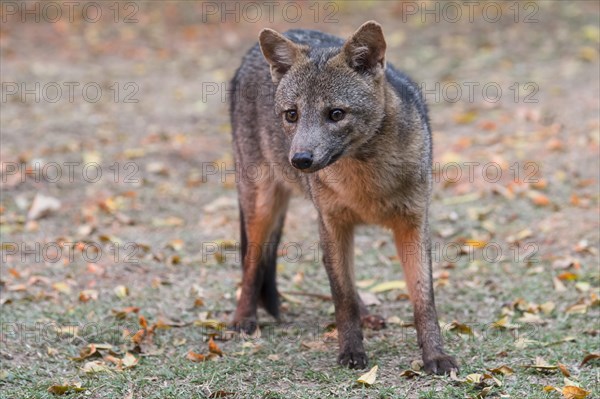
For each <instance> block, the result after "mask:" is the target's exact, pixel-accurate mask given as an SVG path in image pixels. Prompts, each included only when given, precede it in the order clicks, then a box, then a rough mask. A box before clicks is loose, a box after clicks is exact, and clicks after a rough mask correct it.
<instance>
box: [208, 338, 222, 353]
mask: <svg viewBox="0 0 600 399" xmlns="http://www.w3.org/2000/svg"><path fill="white" fill-rule="evenodd" d="M208 351H209V352H210V353H214V354H215V355H219V356H223V351H222V350H221V348H219V346H218V345H217V344H216V342H215V340H214V339H213V337H212V336H211V337H210V338H209V340H208Z"/></svg>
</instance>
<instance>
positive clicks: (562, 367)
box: [557, 363, 571, 377]
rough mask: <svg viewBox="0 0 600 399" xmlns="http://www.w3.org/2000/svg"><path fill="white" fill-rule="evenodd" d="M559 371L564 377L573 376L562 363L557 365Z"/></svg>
mask: <svg viewBox="0 0 600 399" xmlns="http://www.w3.org/2000/svg"><path fill="white" fill-rule="evenodd" d="M557 366H558V369H559V370H560V372H561V373H562V375H564V376H565V377H570V376H571V372H569V369H568V368H567V366H565V365H564V364H562V363H557Z"/></svg>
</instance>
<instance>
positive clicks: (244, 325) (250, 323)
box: [228, 318, 258, 334]
mask: <svg viewBox="0 0 600 399" xmlns="http://www.w3.org/2000/svg"><path fill="white" fill-rule="evenodd" d="M257 327H258V321H257V320H256V318H247V319H244V320H241V321H237V320H234V321H233V322H232V323H231V324H229V325H228V329H229V330H231V331H235V332H239V333H245V334H253V333H254V332H255V331H256V329H257Z"/></svg>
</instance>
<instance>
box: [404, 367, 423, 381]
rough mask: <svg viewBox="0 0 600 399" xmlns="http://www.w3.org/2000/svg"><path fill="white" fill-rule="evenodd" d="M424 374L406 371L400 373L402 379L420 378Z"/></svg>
mask: <svg viewBox="0 0 600 399" xmlns="http://www.w3.org/2000/svg"><path fill="white" fill-rule="evenodd" d="M422 375H423V373H421V372H420V371H415V370H410V369H408V370H404V371H403V372H401V373H400V377H405V378H408V379H410V378H413V377H420V376H422Z"/></svg>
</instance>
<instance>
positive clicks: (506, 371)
mask: <svg viewBox="0 0 600 399" xmlns="http://www.w3.org/2000/svg"><path fill="white" fill-rule="evenodd" d="M487 370H488V371H489V372H490V373H493V374H503V375H507V376H508V375H512V374H514V373H515V371H514V370H513V369H511V368H510V367H508V366H506V365H502V366H500V367H496V368H494V369H487Z"/></svg>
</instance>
